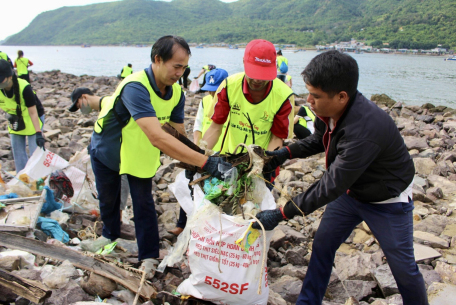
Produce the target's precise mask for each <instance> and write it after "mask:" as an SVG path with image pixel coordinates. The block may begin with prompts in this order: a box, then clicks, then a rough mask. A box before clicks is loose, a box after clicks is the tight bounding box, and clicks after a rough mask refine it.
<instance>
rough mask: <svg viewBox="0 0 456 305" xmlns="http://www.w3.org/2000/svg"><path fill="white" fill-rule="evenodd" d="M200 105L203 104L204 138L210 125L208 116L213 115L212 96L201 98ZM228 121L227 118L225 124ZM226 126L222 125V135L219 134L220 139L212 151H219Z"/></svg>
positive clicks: (210, 120)
mask: <svg viewBox="0 0 456 305" xmlns="http://www.w3.org/2000/svg"><path fill="white" fill-rule="evenodd" d="M201 103H202V104H203V131H202V135H203V136H204V134H205V133H206V131H207V130H208V129H209V127H210V126H211V124H212V119H211V116H210V114H211V113H213V108H214V104H213V98H212V95H210V94H209V95H206V96H205V97H204V98H203V100H202V101H201ZM228 121H229V118H228V119H227V122H228ZM226 125H227V123H225V124H224V125H223V128H222V133H221V134H220V138H219V139H218V142H217V143H216V144H215V145H214V147H213V148H212V150H213V151H220V148H221V147H222V142H223V138H224V136H225V131H226Z"/></svg>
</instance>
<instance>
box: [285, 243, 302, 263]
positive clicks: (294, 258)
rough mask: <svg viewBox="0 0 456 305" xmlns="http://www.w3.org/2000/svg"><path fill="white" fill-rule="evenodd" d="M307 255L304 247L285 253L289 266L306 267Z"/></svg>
mask: <svg viewBox="0 0 456 305" xmlns="http://www.w3.org/2000/svg"><path fill="white" fill-rule="evenodd" d="M306 254H307V250H306V249H304V248H303V247H294V248H293V249H288V250H287V252H285V259H286V260H287V262H288V263H289V264H292V265H296V266H303V265H306V260H305V259H304V257H305V256H306Z"/></svg>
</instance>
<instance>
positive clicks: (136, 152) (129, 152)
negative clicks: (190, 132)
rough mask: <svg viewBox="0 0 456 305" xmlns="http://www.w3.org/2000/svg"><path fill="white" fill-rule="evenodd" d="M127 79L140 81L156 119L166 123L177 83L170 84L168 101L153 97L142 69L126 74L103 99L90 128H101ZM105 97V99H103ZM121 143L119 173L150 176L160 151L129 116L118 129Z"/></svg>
mask: <svg viewBox="0 0 456 305" xmlns="http://www.w3.org/2000/svg"><path fill="white" fill-rule="evenodd" d="M131 82H138V83H141V84H142V85H143V86H144V87H146V89H147V91H149V94H150V101H151V104H152V106H153V107H154V110H155V113H156V115H157V119H158V120H159V121H160V123H161V124H162V125H163V124H165V123H166V122H169V119H170V117H171V112H172V111H173V109H174V108H175V107H176V106H177V104H179V101H180V97H181V94H182V89H181V87H180V86H179V85H178V84H173V87H172V90H173V94H172V96H171V98H170V99H169V100H164V99H162V98H160V97H158V96H157V94H156V93H155V91H154V89H153V88H152V86H151V85H150V82H149V78H148V77H147V74H146V71H144V70H143V71H140V72H136V73H133V74H130V75H129V76H127V77H126V78H125V79H124V80H123V81H122V82H121V83H120V84H119V86H118V87H117V89H116V91H115V92H114V94H113V95H112V96H111V97H110V98H104V99H103V101H102V109H101V111H100V114H99V115H98V119H97V122H96V124H95V128H94V131H95V132H97V133H101V132H102V131H103V120H104V118H105V117H106V116H107V115H108V113H109V112H110V111H111V110H113V108H114V105H115V103H116V101H117V100H118V99H119V98H120V95H121V93H122V90H123V88H124V87H125V85H126V84H128V83H131ZM105 100H106V101H105ZM121 141H122V145H121V147H120V172H119V174H129V175H132V176H135V177H138V178H150V177H153V176H154V175H155V173H156V171H157V169H158V168H159V167H160V165H161V163H160V150H159V149H158V148H156V147H155V146H153V145H152V144H151V143H150V140H149V138H148V137H147V136H146V134H145V133H144V132H143V131H142V130H141V128H140V127H139V126H138V124H137V123H136V122H135V120H133V119H130V120H129V121H128V123H127V125H126V126H125V127H123V128H122V139H121Z"/></svg>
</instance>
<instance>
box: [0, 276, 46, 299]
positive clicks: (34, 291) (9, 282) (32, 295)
mask: <svg viewBox="0 0 456 305" xmlns="http://www.w3.org/2000/svg"><path fill="white" fill-rule="evenodd" d="M0 285H2V286H5V287H7V288H9V289H11V291H12V292H14V293H15V294H17V295H19V296H21V297H24V298H26V299H27V300H30V301H32V302H34V303H37V304H38V303H41V302H43V301H44V300H45V299H47V298H48V297H50V296H51V294H52V291H50V290H48V289H47V288H46V287H45V286H44V285H43V284H41V283H40V282H37V281H31V280H27V279H24V278H22V277H20V276H18V275H15V274H12V273H10V272H8V271H6V270H4V269H0Z"/></svg>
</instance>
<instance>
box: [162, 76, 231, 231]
mask: <svg viewBox="0 0 456 305" xmlns="http://www.w3.org/2000/svg"><path fill="white" fill-rule="evenodd" d="M227 77H228V72H226V71H225V70H223V69H214V70H211V71H209V72H208V73H206V75H205V78H206V84H205V85H204V86H203V87H202V88H201V89H202V90H206V91H208V92H209V94H208V95H206V96H205V97H203V99H202V100H201V102H200V103H199V106H198V112H197V114H196V118H195V124H194V125H193V142H194V143H195V144H196V145H198V146H199V145H200V141H201V138H202V136H204V133H205V132H206V130H207V129H208V128H209V126H210V125H211V122H212V120H211V118H210V116H209V113H210V112H211V109H212V107H213V103H212V100H213V97H214V96H215V92H216V91H217V88H218V87H219V86H220V84H221V83H222V82H223V81H224V80H225V78H227ZM225 130H226V124H225V125H224V127H223V130H222V135H221V137H220V138H219V140H218V142H217V144H215V146H214V147H213V148H212V150H213V151H216V152H217V151H220V147H221V144H222V141H223V135H224V131H225ZM187 178H191V176H190V177H187ZM186 224H187V214H185V211H184V210H183V209H182V208H180V212H179V220H178V222H177V226H176V228H174V229H172V230H169V231H168V232H169V233H172V234H174V235H179V234H181V233H182V231H183V230H184V228H185V225H186Z"/></svg>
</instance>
